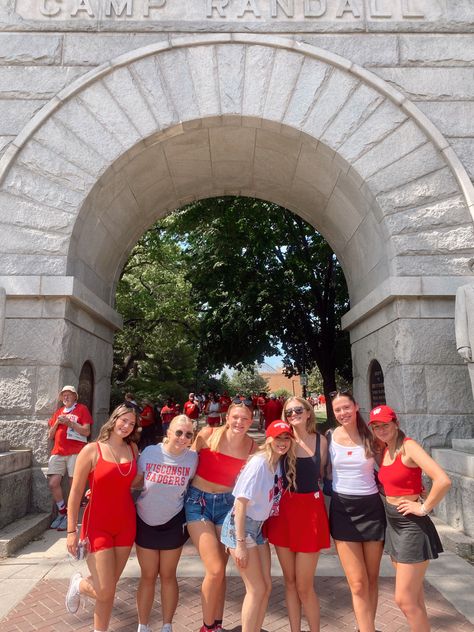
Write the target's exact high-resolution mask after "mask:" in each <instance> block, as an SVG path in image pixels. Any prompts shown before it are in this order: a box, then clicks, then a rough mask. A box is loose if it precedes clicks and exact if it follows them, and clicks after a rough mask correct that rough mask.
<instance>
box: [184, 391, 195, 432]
mask: <svg viewBox="0 0 474 632" xmlns="http://www.w3.org/2000/svg"><path fill="white" fill-rule="evenodd" d="M183 412H184V414H185V415H187V416H188V417H189V419H191V420H192V421H193V422H194V423H196V424H197V420H198V419H199V402H198V400H197V398H196V397H195V395H194V393H189V396H188V401H187V402H185V404H184V407H183ZM196 427H197V426H196Z"/></svg>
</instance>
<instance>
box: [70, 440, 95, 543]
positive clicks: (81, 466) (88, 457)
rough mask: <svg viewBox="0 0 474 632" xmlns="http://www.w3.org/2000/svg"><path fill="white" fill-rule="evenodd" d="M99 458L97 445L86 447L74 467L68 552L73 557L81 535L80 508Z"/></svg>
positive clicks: (92, 444) (91, 444)
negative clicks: (88, 481) (79, 525)
mask: <svg viewBox="0 0 474 632" xmlns="http://www.w3.org/2000/svg"><path fill="white" fill-rule="evenodd" d="M96 458H97V446H96V444H95V443H90V444H89V445H86V446H85V447H84V448H83V449H82V450H81V451H80V452H79V454H78V456H77V460H76V465H75V466H74V476H73V479H72V485H71V491H70V492H69V500H68V503H67V538H66V545H67V550H68V551H69V553H71V554H72V555H74V556H75V555H76V550H77V543H78V541H79V534H78V531H77V521H78V518H79V507H80V505H81V499H82V496H83V494H84V490H85V488H86V483H87V477H88V476H89V474H90V472H91V471H92V470H93V469H94V467H95V461H96Z"/></svg>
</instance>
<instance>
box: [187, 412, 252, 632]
mask: <svg viewBox="0 0 474 632" xmlns="http://www.w3.org/2000/svg"><path fill="white" fill-rule="evenodd" d="M252 421H253V411H252V410H251V408H249V407H248V406H246V405H245V404H244V403H240V402H239V403H233V404H231V405H230V406H229V409H228V411H227V415H226V423H225V424H224V425H223V426H221V427H220V428H217V429H213V428H209V427H206V428H203V429H202V430H201V432H199V434H198V436H197V437H196V441H195V442H194V446H193V447H194V449H195V450H196V451H197V453H198V454H199V463H198V469H197V471H196V475H195V477H194V479H193V480H192V481H191V486H190V488H189V490H188V492H187V495H186V500H185V503H184V508H185V511H186V521H187V523H188V531H189V535H190V536H191V540H192V541H193V544H194V546H195V547H196V548H197V550H198V552H199V555H200V556H201V559H202V561H203V564H204V568H205V576H204V580H203V582H202V587H201V593H202V614H203V625H202V627H201V629H200V632H209V631H211V630H214V631H216V632H217V631H219V630H222V618H223V613H224V601H225V589H226V584H225V569H226V565H227V560H228V555H227V554H226V552H225V549H224V546H223V545H222V544H221V542H220V535H221V530H222V523H223V522H224V518H225V517H226V515H227V514H228V512H229V511H230V509H232V506H233V504H234V497H233V496H232V490H233V488H234V484H235V481H236V479H237V476H238V474H239V472H240V470H241V469H242V467H243V466H244V465H245V463H246V462H247V458H248V457H249V455H250V454H252V453H253V452H254V451H255V450H256V448H257V446H256V444H255V442H254V441H253V440H252V439H251V438H250V437H249V436H248V435H247V431H248V429H249V428H250V426H251V425H252Z"/></svg>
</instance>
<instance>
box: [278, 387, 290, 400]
mask: <svg viewBox="0 0 474 632" xmlns="http://www.w3.org/2000/svg"><path fill="white" fill-rule="evenodd" d="M275 395H276V396H277V397H284V398H285V399H288V397H291V396H292V395H293V393H290V391H288V390H286V388H278V389H277V390H276V391H275Z"/></svg>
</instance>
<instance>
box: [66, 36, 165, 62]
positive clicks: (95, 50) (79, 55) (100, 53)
mask: <svg viewBox="0 0 474 632" xmlns="http://www.w3.org/2000/svg"><path fill="white" fill-rule="evenodd" d="M63 37H64V39H63V63H64V64H65V65H66V66H98V65H99V64H103V63H104V62H106V61H109V60H111V59H114V58H115V57H118V56H119V55H121V54H122V53H126V52H128V51H131V50H135V49H137V48H141V47H142V46H148V45H149V44H154V43H155V42H159V41H162V40H166V39H167V37H168V36H167V35H165V34H158V33H154V34H151V33H133V34H129V35H128V34H122V35H118V34H112V33H110V34H105V35H102V34H99V33H66V34H65V35H64V36H63Z"/></svg>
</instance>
